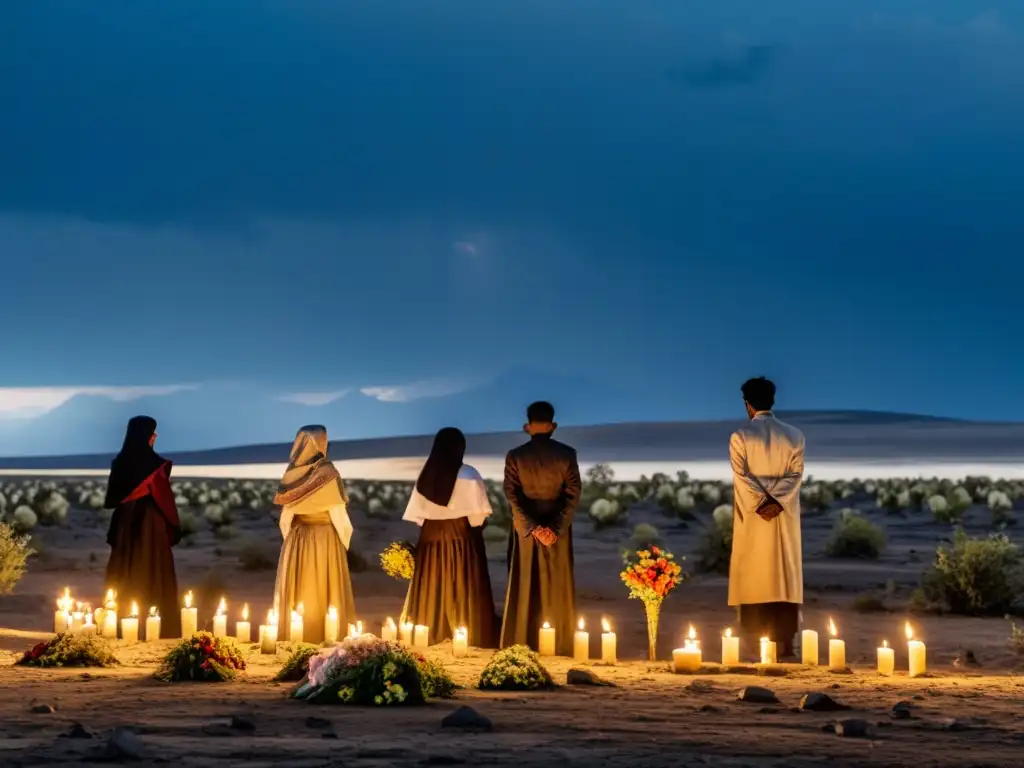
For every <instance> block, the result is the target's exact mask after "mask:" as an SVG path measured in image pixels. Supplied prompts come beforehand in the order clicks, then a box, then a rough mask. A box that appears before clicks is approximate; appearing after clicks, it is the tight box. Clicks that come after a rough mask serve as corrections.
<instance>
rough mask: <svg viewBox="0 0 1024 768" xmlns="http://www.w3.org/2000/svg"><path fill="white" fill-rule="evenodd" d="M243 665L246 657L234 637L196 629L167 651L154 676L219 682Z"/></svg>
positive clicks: (169, 681)
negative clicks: (218, 635)
mask: <svg viewBox="0 0 1024 768" xmlns="http://www.w3.org/2000/svg"><path fill="white" fill-rule="evenodd" d="M244 669H245V659H244V658H243V657H242V654H241V652H240V651H239V650H238V646H237V645H235V641H234V640H231V639H230V638H226V637H216V636H215V635H213V634H212V633H210V632H196V633H195V634H194V635H192V637H189V638H186V639H184V640H182V641H181V642H180V643H178V644H177V645H176V646H174V647H173V648H172V649H171V650H170V651H169V652H168V653H167V655H166V656H165V657H164V660H163V662H161V664H160V667H159V669H157V671H156V672H155V673H154V677H156V679H157V680H163V681H164V682H167V683H181V682H185V681H196V682H202V683H221V682H224V681H227V680H233V679H234V678H235V676H236V675H237V674H238V672H240V671H242V670H244Z"/></svg>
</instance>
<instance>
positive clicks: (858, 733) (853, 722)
mask: <svg viewBox="0 0 1024 768" xmlns="http://www.w3.org/2000/svg"><path fill="white" fill-rule="evenodd" d="M834 727H835V732H836V736H842V737H843V738H844V739H866V738H867V736H868V731H869V729H870V728H871V724H870V723H868V721H867V720H859V719H856V718H854V719H850V720H840V721H839V722H838V723H836V724H835V726H834Z"/></svg>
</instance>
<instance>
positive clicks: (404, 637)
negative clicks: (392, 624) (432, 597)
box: [398, 621, 413, 645]
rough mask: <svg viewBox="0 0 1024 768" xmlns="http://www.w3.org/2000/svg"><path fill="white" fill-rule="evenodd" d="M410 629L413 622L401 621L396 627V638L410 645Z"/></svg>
mask: <svg viewBox="0 0 1024 768" xmlns="http://www.w3.org/2000/svg"><path fill="white" fill-rule="evenodd" d="M412 630H413V623H412V622H411V621H403V622H402V623H401V625H399V627H398V639H399V640H400V641H401V642H403V643H405V644H406V645H412Z"/></svg>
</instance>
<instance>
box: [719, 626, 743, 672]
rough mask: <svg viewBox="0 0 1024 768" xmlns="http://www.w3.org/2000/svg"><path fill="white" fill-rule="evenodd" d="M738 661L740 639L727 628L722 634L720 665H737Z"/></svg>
mask: <svg viewBox="0 0 1024 768" xmlns="http://www.w3.org/2000/svg"><path fill="white" fill-rule="evenodd" d="M739 663H740V639H739V638H738V637H733V636H732V629H731V628H727V629H726V630H725V634H724V635H722V666H723V667H738V666H739Z"/></svg>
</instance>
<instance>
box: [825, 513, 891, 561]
mask: <svg viewBox="0 0 1024 768" xmlns="http://www.w3.org/2000/svg"><path fill="white" fill-rule="evenodd" d="M884 549H885V531H883V530H882V529H881V528H880V527H878V526H877V525H874V524H872V523H871V521H869V520H868V519H867V518H864V517H862V516H861V515H859V514H857V513H856V512H855V511H854V510H843V512H842V514H840V516H839V519H838V520H836V524H835V527H834V528H833V529H832V535H831V537H830V538H829V540H828V543H827V544H826V545H825V554H827V555H828V556H829V557H840V558H858V559H864V560H877V559H878V556H879V555H880V554H881V553H882V551H883V550H884Z"/></svg>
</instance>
